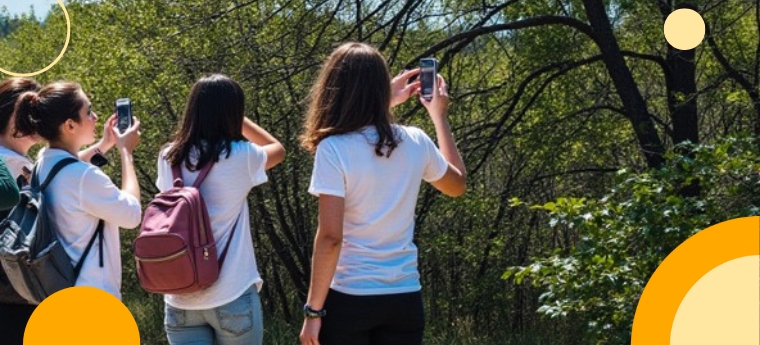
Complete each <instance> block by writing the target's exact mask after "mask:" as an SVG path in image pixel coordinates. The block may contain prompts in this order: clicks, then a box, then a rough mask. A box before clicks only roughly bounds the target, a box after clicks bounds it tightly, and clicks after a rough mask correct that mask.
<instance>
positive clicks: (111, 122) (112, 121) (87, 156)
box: [77, 115, 116, 162]
mask: <svg viewBox="0 0 760 345" xmlns="http://www.w3.org/2000/svg"><path fill="white" fill-rule="evenodd" d="M115 125H116V115H111V117H109V118H108V120H106V123H105V125H104V127H103V137H102V138H101V139H100V140H99V141H98V142H97V143H96V144H95V145H92V146H90V147H88V148H86V149H84V150H82V151H79V152H78V153H77V156H78V157H79V160H80V161H83V162H89V161H90V160H91V159H92V156H94V155H95V153H96V152H98V151H100V152H101V153H102V154H104V155H105V154H106V152H108V150H110V149H111V148H112V147H113V146H114V145H115V144H116V132H115V129H114V126H115Z"/></svg>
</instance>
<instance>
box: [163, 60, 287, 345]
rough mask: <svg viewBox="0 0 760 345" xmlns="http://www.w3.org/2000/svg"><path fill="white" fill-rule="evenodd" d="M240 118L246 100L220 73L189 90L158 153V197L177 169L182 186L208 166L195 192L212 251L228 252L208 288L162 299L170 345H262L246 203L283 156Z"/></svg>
mask: <svg viewBox="0 0 760 345" xmlns="http://www.w3.org/2000/svg"><path fill="white" fill-rule="evenodd" d="M244 114H245V96H244V94H243V89H242V88H241V87H240V85H239V84H238V83H237V82H235V81H234V80H232V79H230V78H229V77H227V76H224V75H220V74H214V75H210V76H206V77H203V78H201V79H200V80H198V81H197V82H196V83H195V85H193V87H192V89H191V90H190V95H189V97H188V100H187V106H186V108H185V114H184V119H183V120H182V123H181V124H180V126H179V128H178V130H177V132H176V134H175V135H174V138H173V140H172V142H171V143H169V144H168V146H167V147H165V148H164V149H163V150H161V153H160V154H159V159H158V178H157V180H156V186H157V187H158V189H159V190H160V191H162V192H163V191H166V190H168V189H171V188H172V186H173V183H172V181H173V180H174V177H173V172H172V170H173V168H174V167H176V168H179V172H180V173H179V175H180V176H179V177H180V178H182V180H183V181H184V183H185V185H191V184H192V183H193V182H194V181H195V179H196V178H197V177H198V175H199V173H200V171H201V170H203V169H204V168H205V167H207V166H208V165H209V164H213V165H212V166H211V168H210V170H209V171H208V174H207V175H206V177H205V179H204V180H203V183H202V184H201V185H200V188H199V192H200V194H201V195H202V196H203V199H204V201H205V203H206V207H207V210H208V216H209V220H210V223H211V229H212V232H213V236H214V240H215V242H216V244H217V248H224V247H227V248H228V250H227V254H226V257H225V261H224V263H223V265H222V267H221V270H220V272H219V278H218V280H217V281H216V282H215V283H214V284H213V285H211V286H210V287H208V288H207V289H205V290H202V291H198V292H193V293H187V294H174V295H165V296H164V301H165V302H166V318H165V320H164V326H165V329H166V334H167V337H168V338H169V343H170V344H172V345H180V344H217V345H243V344H245V345H249V344H253V345H256V344H261V343H262V341H263V320H262V311H261V302H260V300H259V290H260V289H261V284H262V282H263V280H262V279H261V277H260V276H259V272H258V268H257V266H256V257H255V255H254V252H253V240H252V237H251V225H250V220H249V212H248V202H247V196H248V193H249V192H250V190H251V189H252V188H253V187H255V186H258V185H260V184H262V183H264V182H266V181H267V175H266V170H268V169H271V168H272V167H274V166H276V165H277V164H279V163H280V162H282V161H283V159H284V158H285V149H284V148H283V146H282V145H281V144H280V142H279V141H277V139H275V138H274V137H273V136H272V135H270V134H269V133H268V132H266V131H265V130H263V129H261V128H260V127H259V126H257V125H256V124H254V123H253V122H252V121H251V120H249V119H247V118H245V116H244ZM221 252H222V250H219V251H217V255H221Z"/></svg>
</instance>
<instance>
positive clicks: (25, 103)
mask: <svg viewBox="0 0 760 345" xmlns="http://www.w3.org/2000/svg"><path fill="white" fill-rule="evenodd" d="M39 101H40V96H39V95H38V94H37V93H36V92H34V91H30V92H25V93H23V94H21V96H19V98H18V101H16V136H18V137H23V136H27V135H32V134H37V132H39V130H38V129H37V125H38V124H39V122H40V120H39V119H40V118H39V114H38V113H37V106H38V105H39Z"/></svg>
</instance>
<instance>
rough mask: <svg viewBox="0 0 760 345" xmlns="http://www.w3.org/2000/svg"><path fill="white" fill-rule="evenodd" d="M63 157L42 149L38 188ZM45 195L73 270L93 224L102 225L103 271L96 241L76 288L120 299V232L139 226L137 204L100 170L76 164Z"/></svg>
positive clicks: (136, 201) (57, 152)
mask: <svg viewBox="0 0 760 345" xmlns="http://www.w3.org/2000/svg"><path fill="white" fill-rule="evenodd" d="M67 157H74V156H72V155H71V154H70V153H68V152H66V151H64V150H59V149H52V148H46V149H43V152H42V153H41V154H40V158H39V159H40V160H39V169H40V171H39V178H40V180H39V181H40V183H42V182H43V181H45V179H46V178H47V176H48V174H49V173H50V170H51V169H52V168H53V166H54V165H55V164H56V163H58V162H59V161H60V160H62V159H64V158H67ZM74 158H76V157H74ZM44 194H45V198H46V199H45V202H46V205H47V210H48V212H49V213H48V215H49V216H50V220H51V223H52V224H53V225H54V227H55V229H56V230H57V233H58V238H59V239H60V240H61V242H62V244H63V247H64V249H65V250H66V253H67V254H68V255H69V258H71V264H72V265H76V263H77V262H78V261H79V260H80V258H81V257H82V254H83V253H84V250H85V248H86V247H87V243H89V241H90V239H91V238H92V236H93V234H94V233H95V230H96V228H97V226H98V221H99V220H100V219H102V220H104V221H105V225H104V227H103V267H100V247H99V246H98V240H97V239H96V240H95V243H94V244H93V246H92V248H91V249H90V252H89V253H88V254H87V259H86V260H85V262H84V265H83V266H82V270H81V271H80V273H79V277H78V278H77V281H76V284H75V285H76V286H92V287H96V288H99V289H101V290H104V291H106V292H108V293H110V294H112V295H114V296H116V298H118V299H121V241H120V239H119V228H125V229H132V228H135V227H137V226H138V225H139V224H140V221H141V220H142V219H141V215H142V209H141V207H140V201H139V200H137V198H135V197H134V196H132V195H131V194H129V193H126V192H122V191H121V190H120V189H119V188H117V187H116V186H115V185H114V184H113V182H111V179H110V178H109V177H108V176H107V175H106V174H105V173H103V172H102V171H101V170H100V169H99V168H97V167H95V166H94V165H90V164H88V163H84V162H81V161H80V162H76V163H73V164H70V165H68V166H66V167H64V168H63V169H62V170H61V171H59V172H58V174H57V175H56V176H55V178H53V180H52V182H50V184H49V185H48V187H47V189H45V191H44Z"/></svg>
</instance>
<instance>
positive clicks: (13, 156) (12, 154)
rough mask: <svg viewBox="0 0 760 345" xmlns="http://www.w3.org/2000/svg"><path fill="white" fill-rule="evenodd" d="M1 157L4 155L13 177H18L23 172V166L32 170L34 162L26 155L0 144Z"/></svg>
mask: <svg viewBox="0 0 760 345" xmlns="http://www.w3.org/2000/svg"><path fill="white" fill-rule="evenodd" d="M0 157H3V160H5V163H6V164H7V165H8V170H10V172H11V175H13V178H18V177H19V176H21V174H23V172H24V171H23V168H24V167H26V168H27V169H29V171H32V168H33V167H34V163H33V162H32V161H30V160H29V158H27V157H26V156H24V155H21V154H19V153H18V152H16V151H13V150H11V149H9V148H7V147H5V146H0Z"/></svg>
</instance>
